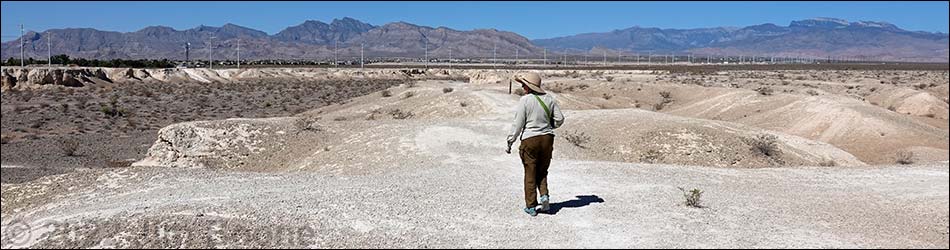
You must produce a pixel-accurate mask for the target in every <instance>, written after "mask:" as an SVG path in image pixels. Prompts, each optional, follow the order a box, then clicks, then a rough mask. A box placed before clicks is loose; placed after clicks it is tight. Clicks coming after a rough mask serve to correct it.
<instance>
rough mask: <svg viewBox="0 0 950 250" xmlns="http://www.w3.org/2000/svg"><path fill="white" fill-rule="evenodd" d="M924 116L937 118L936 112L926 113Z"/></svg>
mask: <svg viewBox="0 0 950 250" xmlns="http://www.w3.org/2000/svg"><path fill="white" fill-rule="evenodd" d="M924 116H926V117H927V118H937V115H936V114H934V113H930V114H926V115H924Z"/></svg>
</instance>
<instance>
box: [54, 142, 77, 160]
mask: <svg viewBox="0 0 950 250" xmlns="http://www.w3.org/2000/svg"><path fill="white" fill-rule="evenodd" d="M59 150H60V151H62V152H63V155H65V156H68V157H73V156H77V154H76V151H78V150H79V141H78V140H76V139H71V138H70V139H63V140H60V141H59Z"/></svg>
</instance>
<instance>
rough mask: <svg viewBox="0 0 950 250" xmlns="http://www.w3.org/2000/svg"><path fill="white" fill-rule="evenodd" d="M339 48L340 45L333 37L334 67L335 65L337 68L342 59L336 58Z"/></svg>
mask: <svg viewBox="0 0 950 250" xmlns="http://www.w3.org/2000/svg"><path fill="white" fill-rule="evenodd" d="M339 48H340V46H339V45H337V41H336V39H333V67H334V68H336V67H337V64H338V63H339V62H340V61H339V60H337V58H336V50H337V49H339Z"/></svg>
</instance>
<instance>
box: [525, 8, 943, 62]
mask: <svg viewBox="0 0 950 250" xmlns="http://www.w3.org/2000/svg"><path fill="white" fill-rule="evenodd" d="M948 41H950V40H948V36H947V34H943V33H928V32H913V31H907V30H903V29H900V28H898V27H897V26H895V25H893V24H890V23H884V22H870V21H859V22H848V21H846V20H841V19H834V18H815V19H808V20H801V21H793V22H791V24H789V26H778V25H775V24H762V25H754V26H748V27H744V28H703V29H658V28H643V27H632V28H628V29H623V30H615V31H611V32H603V33H586V34H579V35H575V36H567V37H558V38H551V39H538V40H533V42H534V43H535V44H537V45H539V46H542V47H546V48H549V49H555V50H584V51H587V50H593V49H595V48H608V49H613V50H623V51H636V52H645V53H649V52H654V53H695V54H712V55H733V56H738V55H756V56H790V57H812V58H827V57H850V58H854V59H867V60H894V61H918V62H947V60H948V59H947V58H948V55H950V54H948V43H950V42H948Z"/></svg>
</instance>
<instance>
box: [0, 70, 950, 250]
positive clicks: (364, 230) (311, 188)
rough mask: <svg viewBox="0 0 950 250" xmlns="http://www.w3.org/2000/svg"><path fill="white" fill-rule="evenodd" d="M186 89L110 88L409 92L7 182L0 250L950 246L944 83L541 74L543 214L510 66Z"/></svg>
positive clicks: (812, 76)
mask: <svg viewBox="0 0 950 250" xmlns="http://www.w3.org/2000/svg"><path fill="white" fill-rule="evenodd" d="M142 72H146V71H142ZM183 72H184V73H181V72H177V73H176V72H163V74H161V75H162V76H161V77H163V79H156V80H147V79H145V78H149V77H154V76H156V75H158V74H155V73H154V72H151V73H149V72H146V73H148V74H147V75H148V76H146V74H145V73H136V71H132V73H121V74H120V73H114V72H112V73H110V72H104V73H103V74H102V75H103V78H108V79H109V80H110V81H111V82H122V81H128V82H130V83H129V84H143V83H142V82H149V84H169V83H168V81H194V82H205V83H206V84H210V83H215V82H221V81H224V82H228V81H235V82H240V81H243V80H247V79H258V78H262V77H274V78H281V77H295V76H296V77H300V78H320V79H331V78H355V79H358V80H368V79H370V78H372V79H398V80H401V81H403V82H401V83H400V84H398V85H394V86H387V87H383V88H380V89H384V90H371V91H372V92H370V93H368V94H365V95H363V96H360V97H356V98H352V99H348V100H345V101H340V102H333V103H328V104H326V105H322V106H320V107H319V108H315V109H311V110H304V111H302V112H296V113H295V115H293V116H287V117H269V118H234V119H226V120H218V119H212V120H207V121H191V122H183V123H175V124H171V125H169V126H166V127H164V128H162V129H161V130H159V131H157V132H156V134H157V139H155V141H154V143H153V144H151V145H150V146H149V149H148V150H147V154H146V155H143V157H141V158H138V159H136V160H137V162H135V163H134V164H132V166H131V167H120V168H99V167H88V168H77V169H74V170H72V171H66V172H65V173H62V174H53V175H47V176H43V177H39V178H37V179H34V180H28V181H23V182H16V183H7V182H4V183H3V184H2V217H3V225H4V227H3V237H2V242H0V243H2V247H3V248H46V247H68V248H73V247H120V248H141V247H159V248H210V247H226V248H258V247H316V248H327V247H330V248H342V247H347V248H358V247H372V248H453V247H463V248H524V247H541V248H730V247H739V248H947V247H948V228H950V227H948V210H950V209H948V200H950V199H948V192H950V191H948V190H950V184H948V183H950V176H948V163H947V160H948V125H947V117H948V115H947V112H948V108H947V107H948V106H947V72H946V71H920V72H918V71H778V72H774V71H723V72H718V73H669V72H657V71H593V70H591V71H563V70H547V71H543V72H542V74H543V75H544V77H545V85H546V86H547V88H548V89H549V90H550V91H551V92H552V94H554V95H556V96H557V98H558V99H559V101H560V102H561V103H562V105H563V107H564V108H565V116H566V118H567V122H566V124H565V126H564V127H563V128H560V129H559V130H558V131H557V132H558V137H557V140H556V144H555V156H554V158H555V159H554V162H553V165H552V167H551V176H550V179H549V182H550V185H551V190H552V193H553V194H552V196H553V202H554V203H555V204H554V210H553V211H551V212H550V213H548V214H542V215H539V216H538V217H535V218H531V217H528V216H527V215H526V214H524V212H522V211H521V206H522V205H523V201H522V197H523V195H522V189H521V181H522V178H523V177H522V174H523V172H522V171H523V170H522V168H521V166H520V161H519V159H518V158H517V155H508V154H505V153H504V147H505V142H504V138H505V133H506V132H507V128H508V126H509V124H510V122H511V121H510V120H511V118H512V117H513V115H512V114H511V112H512V110H513V105H514V104H515V103H516V102H517V100H518V96H517V95H512V94H509V93H508V81H507V79H508V77H509V76H510V74H511V73H513V72H515V71H514V70H499V71H492V70H430V71H428V72H417V73H422V74H413V73H412V72H401V71H398V70H373V72H372V73H369V74H366V73H359V72H358V70H332V69H310V70H299V69H298V70H284V69H263V70H243V71H236V70H220V71H206V70H188V71H183ZM4 74H5V75H4V77H6V76H7V75H10V77H12V78H16V79H14V80H17V79H21V78H22V79H24V80H23V81H19V82H20V84H19V85H17V86H12V85H13V84H10V85H9V86H8V85H6V84H7V80H5V82H4V83H5V86H6V87H5V88H44V86H39V85H43V84H39V85H31V84H23V82H28V83H29V82H31V80H29V79H30V78H29V77H28V76H24V77H17V76H15V75H16V74H17V73H16V72H14V71H12V70H11V71H10V72H7V71H6V70H5V71H4ZM33 74H38V73H33ZM129 74H131V75H132V76H136V74H140V75H139V76H138V77H134V78H133V77H128V75H129ZM21 75H22V73H21ZM40 75H42V74H40ZM91 75H93V76H95V75H96V73H93V74H91ZM435 75H441V76H445V77H443V78H446V79H467V81H466V80H433V79H432V78H431V77H426V76H435ZM60 77H62V76H60ZM117 77H118V78H123V79H125V80H116V79H117ZM5 79H10V78H5ZM36 79H40V80H36ZM41 79H45V78H44V77H42V76H36V77H34V80H32V81H34V82H35V81H43V80H41ZM87 80H88V82H87V83H85V84H82V85H90V84H111V82H110V83H103V82H97V81H99V80H96V79H89V77H87ZM60 82H68V81H60ZM46 84H57V83H56V81H55V80H49V81H48V82H47V83H46ZM4 105H8V104H7V103H6V101H5V103H4ZM4 119H7V114H6V113H4ZM18 143H20V144H18ZM17 145H31V144H23V142H14V143H11V144H6V145H4V146H3V147H4V154H7V153H6V152H8V151H6V150H7V148H10V147H15V146H17ZM16 152H22V150H20V151H16ZM4 157H6V156H4ZM898 163H901V164H898ZM34 168H37V166H28V165H8V164H7V163H6V162H5V163H4V166H3V169H4V171H5V173H6V171H11V172H10V173H13V172H22V171H29V170H30V169H34ZM680 187H682V188H686V189H691V188H698V189H701V190H703V191H704V194H703V196H702V208H693V207H687V206H685V205H684V204H683V203H684V197H683V192H681V191H680V190H679V189H678V188H680Z"/></svg>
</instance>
